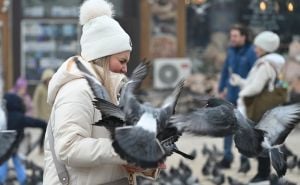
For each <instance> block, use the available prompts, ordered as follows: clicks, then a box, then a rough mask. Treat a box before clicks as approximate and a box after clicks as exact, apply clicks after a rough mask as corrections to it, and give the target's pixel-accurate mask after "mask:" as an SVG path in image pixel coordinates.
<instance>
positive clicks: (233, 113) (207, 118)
mask: <svg viewBox="0 0 300 185" xmlns="http://www.w3.org/2000/svg"><path fill="white" fill-rule="evenodd" d="M299 121H300V104H294V105H287V106H278V107H275V108H273V109H271V110H269V111H267V112H266V113H265V114H264V116H263V117H262V119H261V120H260V121H259V122H258V123H255V122H253V121H251V120H249V119H247V118H246V117H244V116H243V115H242V114H241V113H240V112H239V111H238V110H237V109H236V108H234V106H233V105H232V104H230V103H229V102H227V101H225V100H222V99H217V98H210V99H209V100H208V102H207V106H206V107H203V108H199V109H196V110H195V111H193V112H191V113H188V114H185V115H174V116H172V118H171V121H170V123H171V124H170V127H172V126H175V127H176V128H177V129H178V130H179V131H180V132H187V133H191V134H194V135H208V136H216V137H221V136H226V135H229V134H233V135H234V141H235V145H236V147H237V149H238V150H239V152H240V153H241V154H243V155H245V156H247V157H257V156H263V155H269V156H270V159H271V163H272V166H273V167H274V169H275V170H276V172H277V174H278V176H283V175H284V174H285V173H286V168H287V167H286V162H285V157H284V154H283V153H282V152H280V145H282V144H283V143H284V141H285V139H286V137H287V136H288V134H289V133H290V132H291V131H292V129H293V128H294V127H295V125H296V124H297V123H299Z"/></svg>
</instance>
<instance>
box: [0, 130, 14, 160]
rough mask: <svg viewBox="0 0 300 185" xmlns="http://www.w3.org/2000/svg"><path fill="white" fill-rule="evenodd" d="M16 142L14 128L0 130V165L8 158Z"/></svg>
mask: <svg viewBox="0 0 300 185" xmlns="http://www.w3.org/2000/svg"><path fill="white" fill-rule="evenodd" d="M16 142H17V132H16V131H15V130H0V165H1V164H2V163H3V162H5V161H7V160H8V159H9V158H10V156H11V154H12V151H13V149H14V143H16Z"/></svg>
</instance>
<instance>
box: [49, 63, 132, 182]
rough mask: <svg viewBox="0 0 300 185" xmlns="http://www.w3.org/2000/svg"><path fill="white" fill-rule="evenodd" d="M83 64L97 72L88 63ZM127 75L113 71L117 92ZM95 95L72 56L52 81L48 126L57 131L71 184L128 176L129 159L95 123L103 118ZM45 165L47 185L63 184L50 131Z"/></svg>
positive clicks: (57, 146) (57, 148)
mask: <svg viewBox="0 0 300 185" xmlns="http://www.w3.org/2000/svg"><path fill="white" fill-rule="evenodd" d="M80 59H81V61H82V60H83V59H82V58H80ZM82 63H83V64H84V65H85V66H86V67H87V68H88V69H89V71H90V72H92V73H94V71H93V69H92V68H91V66H90V64H89V63H88V62H85V61H82ZM124 78H125V76H124V75H120V74H115V73H112V82H113V84H114V85H115V87H114V89H116V91H117V90H118V89H119V88H118V87H119V84H120V82H121V81H122V80H123V79H124ZM93 98H94V96H93V94H92V91H91V90H90V87H89V86H88V83H87V81H86V80H85V79H84V78H83V77H82V75H81V73H80V71H79V70H78V69H77V67H76V64H75V62H74V61H73V59H72V58H70V59H68V60H67V61H66V62H64V63H63V65H62V66H61V67H60V68H59V69H58V71H57V72H56V73H55V74H54V76H53V77H52V79H51V81H50V83H49V88H48V103H49V104H50V105H53V107H52V112H51V115H50V119H49V124H48V126H51V129H52V131H53V135H54V146H55V147H54V148H55V153H56V157H57V159H58V160H61V161H62V162H63V163H64V164H65V165H66V166H67V170H68V173H69V176H70V184H71V185H73V184H74V185H96V184H104V183H108V182H113V181H116V180H119V179H122V178H125V177H128V174H127V172H126V170H125V169H124V168H123V166H122V165H123V164H126V162H125V161H123V160H122V159H120V157H119V156H118V155H117V154H116V153H115V152H114V149H113V148H112V145H111V140H110V136H109V132H108V131H107V130H106V129H105V128H104V127H99V126H94V125H93V123H95V122H97V121H99V120H100V119H101V113H100V111H99V110H97V109H95V108H94V106H93V104H92V100H93ZM44 167H45V169H44V179H43V181H44V182H43V184H44V185H58V184H60V183H59V180H58V175H57V172H56V168H55V166H54V163H53V159H52V154H51V150H50V148H49V140H48V130H47V133H46V137H45V158H44Z"/></svg>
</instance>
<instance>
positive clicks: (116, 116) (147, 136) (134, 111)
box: [81, 61, 183, 168]
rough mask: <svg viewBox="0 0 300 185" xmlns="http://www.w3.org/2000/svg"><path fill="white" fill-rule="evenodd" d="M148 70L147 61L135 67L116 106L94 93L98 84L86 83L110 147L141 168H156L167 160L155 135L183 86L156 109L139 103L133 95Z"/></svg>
mask: <svg viewBox="0 0 300 185" xmlns="http://www.w3.org/2000/svg"><path fill="white" fill-rule="evenodd" d="M148 70H149V62H147V61H144V62H141V63H140V64H139V65H138V66H137V67H136V68H135V70H134V71H133V73H132V75H131V77H130V79H129V80H128V81H127V82H126V83H125V85H124V86H123V88H122V89H121V95H120V102H119V105H115V104H113V103H111V102H109V101H108V100H107V99H105V98H103V96H102V94H103V93H102V92H101V91H100V92H101V93H98V92H96V89H98V88H97V86H99V84H97V83H89V85H90V86H91V90H92V91H93V93H94V95H95V97H96V98H95V100H94V101H93V103H94V106H95V107H96V108H97V109H99V110H100V111H101V114H102V116H103V117H102V118H103V119H102V120H100V121H98V122H97V123H96V124H97V125H99V126H105V127H106V128H107V129H108V130H109V131H110V132H111V136H112V139H113V143H112V145H113V147H114V149H115V151H116V152H117V153H118V154H119V155H120V157H121V158H123V159H125V160H126V161H127V162H129V163H133V164H135V165H137V166H140V167H143V168H148V167H157V165H158V163H159V162H162V161H163V160H164V159H165V157H166V155H165V150H164V148H163V147H162V146H161V144H160V142H159V140H158V139H157V138H156V136H157V133H158V132H160V131H161V130H162V128H164V125H166V123H167V120H168V119H169V117H170V116H171V115H173V113H174V110H175V105H176V102H177V99H178V97H179V93H180V92H181V89H182V87H183V81H181V82H180V83H179V84H178V86H177V87H176V88H175V90H174V92H173V93H172V95H171V96H170V97H169V98H167V99H166V101H165V102H164V103H163V104H162V106H161V107H159V108H156V107H154V106H152V105H151V104H150V103H147V102H145V103H141V102H139V101H138V99H137V98H136V96H135V94H134V92H135V90H137V88H138V87H139V86H140V84H141V83H142V81H143V80H144V78H145V77H146V75H147V72H148ZM81 71H82V72H83V73H84V76H88V75H89V74H88V73H86V72H85V71H84V70H82V69H81ZM87 80H88V79H87ZM95 86H96V87H95ZM99 89H100V90H101V89H103V88H102V87H101V88H99Z"/></svg>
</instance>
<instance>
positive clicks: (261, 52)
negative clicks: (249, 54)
mask: <svg viewBox="0 0 300 185" xmlns="http://www.w3.org/2000/svg"><path fill="white" fill-rule="evenodd" d="M279 44H280V39H279V36H278V35H277V34H276V33H274V32H271V31H263V32H261V33H259V34H258V35H257V36H256V37H255V39H254V45H255V52H256V55H257V57H258V59H257V61H256V62H255V64H254V66H253V67H252V69H251V71H250V72H249V74H248V76H247V78H246V79H243V78H241V77H240V76H239V75H238V74H232V75H231V79H230V83H231V84H232V85H236V86H239V87H240V88H241V91H240V92H239V98H238V109H239V110H240V111H241V112H242V113H243V114H244V115H246V116H247V117H248V118H249V119H251V120H252V121H255V122H258V121H259V120H260V119H261V117H262V116H263V114H264V113H265V112H266V111H267V110H269V109H271V108H273V107H275V106H278V105H280V104H282V103H284V102H285V101H286V98H287V97H286V95H287V94H286V93H285V92H286V91H285V90H283V91H282V92H283V93H281V90H280V93H277V91H276V94H275V95H271V94H268V97H266V98H264V99H263V100H260V105H259V107H255V109H256V110H259V111H255V114H251V113H250V112H249V110H247V106H246V104H245V103H246V102H245V101H244V100H245V98H247V97H255V96H256V95H259V94H260V93H262V92H263V91H267V92H273V91H274V90H275V89H276V88H280V89H286V87H283V85H282V83H281V77H280V74H282V70H283V67H284V64H285V59H284V58H283V57H282V56H281V55H280V54H278V53H274V52H275V51H276V50H277V49H278V47H279ZM257 106H258V105H257ZM248 108H249V107H248ZM257 159H258V172H257V174H256V175H255V176H254V177H253V178H252V179H251V180H250V184H259V183H264V182H269V176H270V172H271V169H270V159H269V158H268V157H258V158H257Z"/></svg>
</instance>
